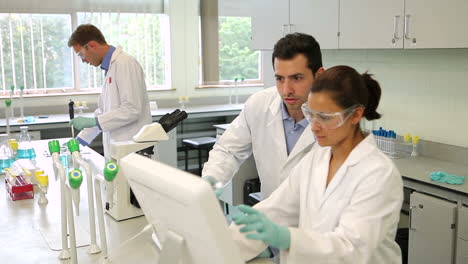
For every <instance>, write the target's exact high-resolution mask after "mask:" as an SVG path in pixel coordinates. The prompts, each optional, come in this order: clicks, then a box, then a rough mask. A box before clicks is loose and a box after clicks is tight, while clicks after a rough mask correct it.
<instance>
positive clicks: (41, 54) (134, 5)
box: [0, 0, 170, 97]
mask: <svg viewBox="0 0 468 264" xmlns="http://www.w3.org/2000/svg"><path fill="white" fill-rule="evenodd" d="M163 13H164V5H163V0H112V3H110V2H109V1H108V0H89V1H71V2H70V1H68V2H67V1H55V0H43V1H40V2H37V1H30V0H14V1H6V2H5V3H4V4H2V5H1V6H0V96H2V97H4V96H8V95H9V94H10V87H14V91H15V93H16V94H18V93H19V90H20V88H21V87H24V88H25V92H26V93H27V94H43V93H44V94H45V93H54V94H57V93H69V92H92V91H93V92H94V91H97V90H99V89H100V88H101V86H102V82H103V71H102V70H101V69H99V68H96V67H93V66H87V65H86V64H83V63H81V61H80V60H79V58H77V57H76V56H75V55H74V53H73V52H72V49H70V48H69V47H68V46H67V42H68V38H69V37H70V35H71V33H72V31H73V30H74V29H75V28H76V27H77V26H78V25H79V24H81V23H92V24H94V25H96V26H97V27H98V28H99V29H100V30H101V31H102V32H103V34H104V36H105V37H106V40H107V42H108V43H109V44H111V45H114V46H119V45H120V46H122V48H123V49H124V50H125V51H126V52H128V53H129V54H130V55H132V56H134V57H135V58H136V59H137V60H138V61H139V63H140V64H141V65H142V67H143V71H144V72H145V77H146V81H147V86H148V89H166V88H168V87H170V58H169V56H170V37H169V18H168V16H167V15H164V14H163Z"/></svg>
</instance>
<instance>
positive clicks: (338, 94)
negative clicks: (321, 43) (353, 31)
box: [310, 65, 382, 120]
mask: <svg viewBox="0 0 468 264" xmlns="http://www.w3.org/2000/svg"><path fill="white" fill-rule="evenodd" d="M310 92H311V93H318V92H328V93H330V94H331V96H332V98H333V100H334V101H335V102H336V104H337V105H339V106H341V107H342V108H343V109H346V108H348V107H351V106H353V105H356V104H361V105H363V106H364V107H365V110H364V117H365V118H366V119H367V120H374V119H379V118H380V117H381V114H379V113H377V107H378V106H379V101H380V96H381V94H382V90H381V88H380V85H379V83H378V82H377V81H376V80H374V79H373V78H372V75H371V74H369V73H367V72H365V73H363V74H359V73H358V72H357V71H356V70H355V69H353V68H351V67H349V66H343V65H340V66H335V67H332V68H330V69H327V70H326V71H324V72H323V73H322V74H320V75H319V76H318V77H317V79H315V81H314V84H313V85H312V88H311V89H310Z"/></svg>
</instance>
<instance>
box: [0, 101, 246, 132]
mask: <svg viewBox="0 0 468 264" xmlns="http://www.w3.org/2000/svg"><path fill="white" fill-rule="evenodd" d="M243 106H244V105H243V104H217V105H202V106H196V105H194V106H190V105H189V106H186V107H185V108H184V109H181V108H180V107H178V106H175V107H171V108H159V109H157V110H152V111H151V115H152V117H153V121H157V120H158V119H159V118H160V117H161V116H163V115H165V114H166V113H171V112H172V111H174V110H175V109H180V110H184V111H186V112H187V114H188V118H203V117H215V116H237V115H238V114H239V113H240V111H241V110H242V108H243ZM75 116H88V117H92V116H94V115H93V112H87V113H83V114H79V113H75ZM34 117H35V121H34V122H32V123H18V122H17V121H16V120H17V118H18V117H16V118H10V128H11V131H19V127H20V126H29V127H30V130H42V129H53V128H60V127H67V128H68V127H70V125H69V121H70V116H69V115H68V113H67V114H50V115H37V116H34ZM40 117H44V118H40ZM5 127H6V121H5V119H0V133H5V131H6V128H5Z"/></svg>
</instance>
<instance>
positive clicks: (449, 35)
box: [405, 0, 468, 48]
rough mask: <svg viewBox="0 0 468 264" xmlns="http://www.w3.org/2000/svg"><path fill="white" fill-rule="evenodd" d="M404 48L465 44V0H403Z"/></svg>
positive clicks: (467, 38)
mask: <svg viewBox="0 0 468 264" xmlns="http://www.w3.org/2000/svg"><path fill="white" fill-rule="evenodd" d="M405 12H406V14H405V16H406V20H407V21H406V24H407V28H408V32H407V36H406V37H405V48H466V47H468V34H467V31H466V25H468V15H467V13H468V1H466V0H444V1H441V0H406V2H405Z"/></svg>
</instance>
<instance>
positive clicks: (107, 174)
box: [104, 161, 119, 182]
mask: <svg viewBox="0 0 468 264" xmlns="http://www.w3.org/2000/svg"><path fill="white" fill-rule="evenodd" d="M118 172H119V166H118V165H117V163H115V162H113V161H109V162H107V163H106V166H105V167H104V178H105V179H106V181H108V182H110V181H113V180H114V179H115V177H116V176H117V173H118Z"/></svg>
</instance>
